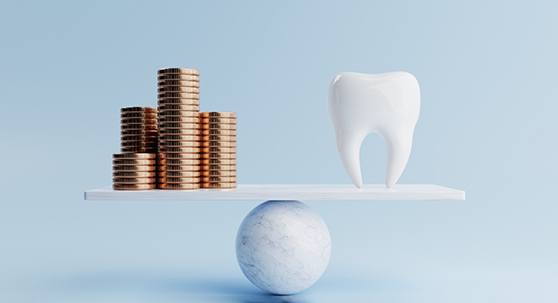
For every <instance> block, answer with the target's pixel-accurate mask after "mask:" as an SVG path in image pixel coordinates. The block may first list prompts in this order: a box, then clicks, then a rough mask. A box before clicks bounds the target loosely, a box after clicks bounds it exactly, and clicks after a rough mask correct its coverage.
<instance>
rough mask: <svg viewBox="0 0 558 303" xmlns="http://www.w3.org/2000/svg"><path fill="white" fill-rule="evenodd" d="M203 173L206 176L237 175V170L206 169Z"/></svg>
mask: <svg viewBox="0 0 558 303" xmlns="http://www.w3.org/2000/svg"><path fill="white" fill-rule="evenodd" d="M201 175H202V176H204V177H236V170H204V171H202V172H201Z"/></svg>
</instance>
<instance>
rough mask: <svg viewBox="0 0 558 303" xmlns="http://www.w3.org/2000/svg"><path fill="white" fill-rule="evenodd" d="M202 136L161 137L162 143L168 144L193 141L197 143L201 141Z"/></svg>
mask: <svg viewBox="0 0 558 303" xmlns="http://www.w3.org/2000/svg"><path fill="white" fill-rule="evenodd" d="M200 139H201V136H196V135H161V136H159V141H160V142H167V141H192V142H196V144H198V143H197V142H198V141H200Z"/></svg>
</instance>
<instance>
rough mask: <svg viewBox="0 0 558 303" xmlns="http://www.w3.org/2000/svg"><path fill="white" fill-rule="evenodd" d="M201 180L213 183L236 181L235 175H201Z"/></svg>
mask: <svg viewBox="0 0 558 303" xmlns="http://www.w3.org/2000/svg"><path fill="white" fill-rule="evenodd" d="M201 179H202V182H203V183H214V182H219V183H231V182H236V176H234V177H233V176H228V177H225V176H209V177H202V178H201Z"/></svg>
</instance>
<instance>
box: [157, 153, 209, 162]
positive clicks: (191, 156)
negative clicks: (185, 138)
mask: <svg viewBox="0 0 558 303" xmlns="http://www.w3.org/2000/svg"><path fill="white" fill-rule="evenodd" d="M165 157H166V159H167V161H168V160H169V159H200V158H201V157H200V154H189V153H165Z"/></svg>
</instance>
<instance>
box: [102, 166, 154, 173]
mask: <svg viewBox="0 0 558 303" xmlns="http://www.w3.org/2000/svg"><path fill="white" fill-rule="evenodd" d="M155 169H156V167H155V165H120V164H118V165H113V166H112V170H113V171H114V172H123V171H151V172H154V171H155Z"/></svg>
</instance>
